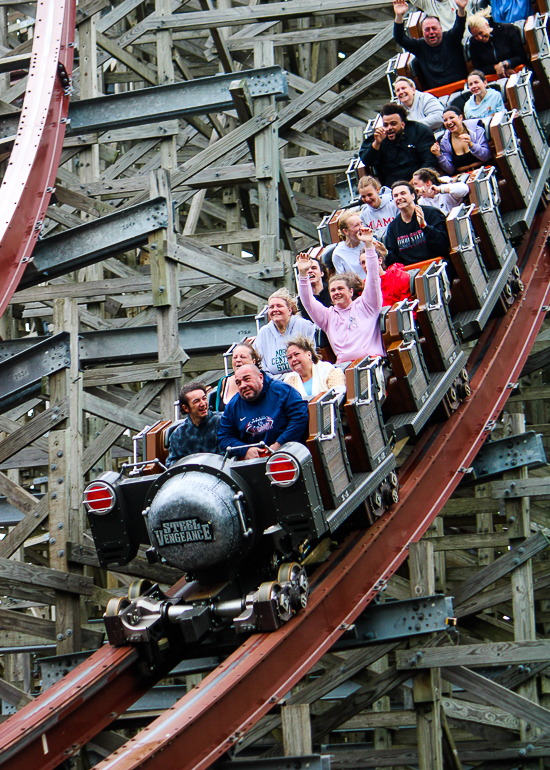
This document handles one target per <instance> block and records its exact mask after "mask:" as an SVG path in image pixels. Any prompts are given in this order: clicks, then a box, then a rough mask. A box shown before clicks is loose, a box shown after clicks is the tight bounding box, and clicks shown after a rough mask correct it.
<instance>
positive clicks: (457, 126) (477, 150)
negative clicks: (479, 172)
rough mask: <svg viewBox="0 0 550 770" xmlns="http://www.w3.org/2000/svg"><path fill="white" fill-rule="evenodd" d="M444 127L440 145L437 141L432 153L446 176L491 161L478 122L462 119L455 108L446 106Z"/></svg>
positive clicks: (482, 131) (480, 123)
mask: <svg viewBox="0 0 550 770" xmlns="http://www.w3.org/2000/svg"><path fill="white" fill-rule="evenodd" d="M443 125H444V126H445V128H446V129H447V130H446V131H445V134H444V135H443V138H442V139H441V144H439V143H438V142H436V143H435V144H434V146H433V147H432V152H433V154H434V155H435V156H436V158H437V160H438V161H439V165H440V166H441V168H442V169H443V171H445V173H447V174H456V173H459V172H462V171H472V170H473V169H474V168H479V166H483V164H484V163H486V162H487V161H488V160H490V158H491V150H490V149H489V144H488V142H487V138H486V137H485V126H484V125H483V123H482V122H481V121H479V120H464V118H463V115H462V113H461V112H460V111H459V110H458V109H457V108H456V107H447V109H446V110H445V112H444V113H443Z"/></svg>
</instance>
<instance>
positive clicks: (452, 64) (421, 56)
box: [393, 0, 468, 178]
mask: <svg viewBox="0 0 550 770" xmlns="http://www.w3.org/2000/svg"><path fill="white" fill-rule="evenodd" d="M455 3H456V6H457V12H456V21H455V23H454V25H453V27H452V29H450V30H448V31H447V32H443V27H442V26H441V22H440V20H439V19H438V17H437V16H425V17H424V19H422V39H421V40H416V39H415V38H412V37H409V35H407V34H406V32H405V25H404V23H403V16H404V15H405V13H406V12H407V10H408V7H409V6H408V5H407V3H406V2H405V0H393V9H394V11H395V23H394V25H393V37H394V39H395V42H396V43H397V44H398V45H400V46H401V47H402V48H404V49H405V51H409V53H412V54H414V56H415V57H416V60H417V62H418V64H419V65H420V69H421V70H422V75H423V76H424V80H425V81H426V85H427V87H428V88H437V87H438V86H446V85H448V84H449V83H455V82H456V81H457V80H465V79H466V78H467V77H468V70H467V69H466V62H465V61H464V54H463V51H462V38H463V37H464V32H465V31H466V10H465V9H466V6H467V4H468V0H455ZM407 178H408V177H407Z"/></svg>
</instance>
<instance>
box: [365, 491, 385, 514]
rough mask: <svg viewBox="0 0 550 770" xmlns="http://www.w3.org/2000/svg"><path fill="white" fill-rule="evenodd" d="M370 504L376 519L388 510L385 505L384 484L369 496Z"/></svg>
mask: <svg viewBox="0 0 550 770" xmlns="http://www.w3.org/2000/svg"><path fill="white" fill-rule="evenodd" d="M369 503H370V507H371V510H372V512H373V514H374V516H375V518H377V519H379V518H380V516H382V514H383V513H384V511H385V510H386V506H385V505H384V490H383V485H382V484H380V486H379V487H378V488H377V489H375V490H374V492H372V493H371V494H370V495H369Z"/></svg>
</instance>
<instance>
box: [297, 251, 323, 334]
mask: <svg viewBox="0 0 550 770" xmlns="http://www.w3.org/2000/svg"><path fill="white" fill-rule="evenodd" d="M310 265H311V260H310V258H309V257H308V255H307V254H304V253H301V254H298V256H297V257H296V267H297V268H298V294H299V295H300V299H301V300H302V304H303V306H304V307H305V309H306V310H307V312H308V315H309V317H310V318H311V320H312V321H313V322H314V323H315V324H316V325H317V326H318V327H319V329H322V330H323V331H324V332H326V330H327V325H328V319H329V315H330V314H329V309H328V308H326V307H325V306H324V305H323V303H322V302H319V300H318V299H316V298H315V297H314V295H313V290H312V288H311V284H310V282H309V278H308V277H307V271H308V270H309V268H310Z"/></svg>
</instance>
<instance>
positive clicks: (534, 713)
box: [441, 666, 550, 731]
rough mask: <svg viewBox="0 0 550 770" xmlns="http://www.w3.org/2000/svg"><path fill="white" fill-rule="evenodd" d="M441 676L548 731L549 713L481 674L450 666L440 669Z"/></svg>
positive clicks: (549, 723) (549, 727)
mask: <svg viewBox="0 0 550 770" xmlns="http://www.w3.org/2000/svg"><path fill="white" fill-rule="evenodd" d="M441 676H442V677H443V679H445V680H446V681H447V682H450V683H451V684H454V685H456V686H457V687H462V688H464V689H465V690H467V691H468V692H471V693H472V694H473V695H476V696H477V697H478V698H482V700H484V701H487V702H488V703H492V704H493V705H494V706H498V707H499V708H504V709H506V710H507V711H509V712H510V713H511V714H514V716H516V717H519V718H520V719H525V720H526V721H527V722H529V723H530V724H532V725H535V727H540V728H541V729H542V730H545V731H546V730H550V711H548V710H547V709H545V708H542V706H538V705H537V704H536V703H532V702H531V701H530V700H528V699H527V698H524V697H523V696H522V695H518V694H517V693H515V692H511V691H510V690H507V689H506V687H502V685H500V684H497V683H496V682H492V681H491V680H490V679H487V677H485V676H481V674H477V673H475V672H474V671H470V670H469V669H467V668H464V667H462V666H451V667H448V668H443V669H441Z"/></svg>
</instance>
